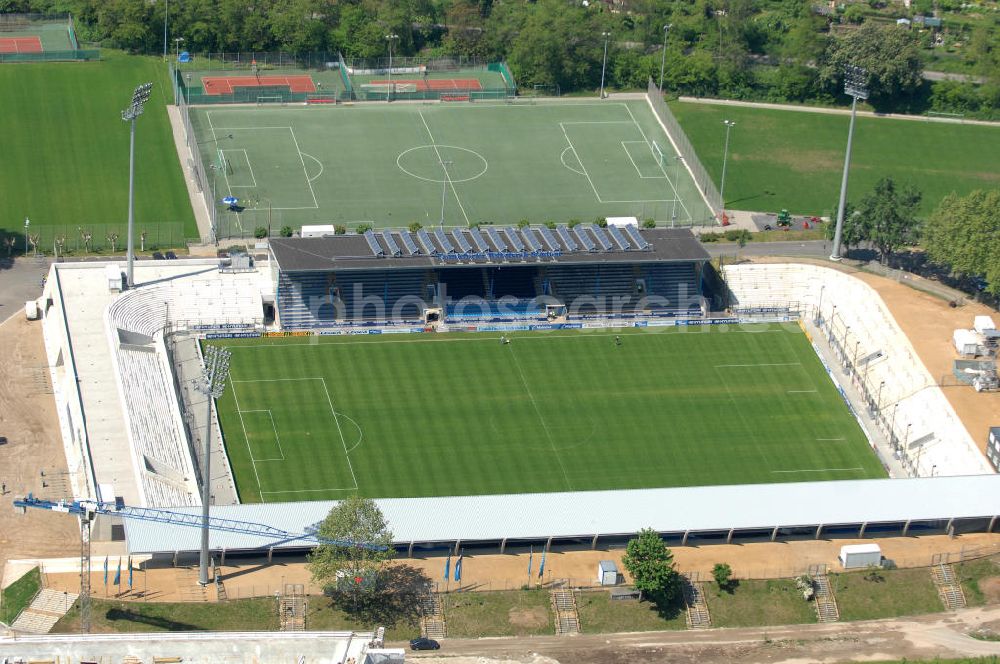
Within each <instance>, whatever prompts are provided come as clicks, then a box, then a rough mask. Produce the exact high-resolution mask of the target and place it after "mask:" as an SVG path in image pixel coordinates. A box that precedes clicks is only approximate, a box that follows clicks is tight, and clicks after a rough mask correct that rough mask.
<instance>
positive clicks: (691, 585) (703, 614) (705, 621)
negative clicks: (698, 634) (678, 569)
mask: <svg viewBox="0 0 1000 664" xmlns="http://www.w3.org/2000/svg"><path fill="white" fill-rule="evenodd" d="M681 589H682V590H683V593H684V603H685V605H687V620H686V621H687V627H688V629H708V628H709V627H711V626H712V616H711V614H710V613H709V612H708V602H707V601H705V593H704V590H703V588H702V584H701V583H700V582H699V581H698V578H697V577H696V576H695V577H692V576H688V575H681Z"/></svg>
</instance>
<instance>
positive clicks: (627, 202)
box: [192, 100, 711, 234]
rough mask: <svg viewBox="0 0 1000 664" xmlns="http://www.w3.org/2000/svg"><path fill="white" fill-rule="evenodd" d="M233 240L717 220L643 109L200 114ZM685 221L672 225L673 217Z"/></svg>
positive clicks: (575, 106) (445, 107)
mask: <svg viewBox="0 0 1000 664" xmlns="http://www.w3.org/2000/svg"><path fill="white" fill-rule="evenodd" d="M192 122H193V124H194V125H195V131H196V133H197V134H198V140H199V143H200V145H201V151H202V159H203V160H204V162H205V164H206V166H207V165H209V164H211V165H213V166H215V168H212V169H211V170H212V173H213V174H215V185H214V186H215V187H216V196H215V198H216V199H217V200H218V199H220V198H222V197H223V196H226V195H233V196H235V197H237V198H238V199H240V204H241V206H243V208H244V209H243V211H242V212H239V213H235V212H229V211H226V212H223V213H221V215H220V221H219V224H220V228H221V232H222V233H223V234H227V233H228V234H238V233H239V232H240V230H242V231H252V230H253V229H254V228H256V227H260V226H268V225H270V227H271V228H272V229H273V228H277V227H280V226H284V225H288V226H292V227H298V226H301V225H302V224H317V223H327V224H343V225H346V226H348V227H349V228H352V229H353V228H354V227H356V226H357V225H360V224H362V223H371V224H374V225H376V226H382V227H388V226H396V227H399V226H408V225H409V224H411V223H413V222H419V223H421V224H423V225H425V226H426V225H430V224H439V223H440V222H441V220H442V209H443V219H444V225H446V226H466V225H469V224H474V223H477V222H483V221H495V222H498V223H512V222H516V221H519V220H521V219H528V220H529V221H532V222H535V223H539V222H544V221H548V220H554V221H567V220H570V219H573V218H576V219H581V220H587V221H589V220H593V219H594V218H596V217H608V216H637V217H640V218H643V219H648V218H652V219H656V220H658V221H661V222H669V221H670V220H671V219H676V221H677V222H678V223H683V224H690V223H707V222H709V221H710V220H711V219H710V217H711V215H710V212H709V210H708V208H707V207H706V206H705V204H704V202H703V201H702V199H701V196H700V195H699V194H698V192H697V190H696V189H695V187H694V184H693V182H692V181H691V179H690V177H689V176H688V174H687V172H686V171H685V170H684V167H683V165H682V164H681V163H679V162H678V160H676V159H674V154H673V152H672V149H671V147H670V141H669V140H668V138H667V136H666V134H665V133H664V131H663V129H662V128H661V127H660V125H659V123H658V122H657V120H656V118H655V116H654V115H653V113H652V111H651V110H650V108H649V106H648V104H647V103H646V102H645V100H629V101H621V102H619V101H604V102H597V101H589V102H562V103H537V104H528V103H517V104H503V103H499V104H490V103H475V104H468V103H458V104H433V105H426V104H419V105H418V104H402V103H400V104H385V105H379V104H371V105H363V106H348V105H344V106H338V107H334V108H330V107H325V108H319V107H311V108H309V107H295V108H287V107H286V108H270V107H251V108H246V107H244V108H219V107H200V108H194V109H192ZM675 215H676V216H675Z"/></svg>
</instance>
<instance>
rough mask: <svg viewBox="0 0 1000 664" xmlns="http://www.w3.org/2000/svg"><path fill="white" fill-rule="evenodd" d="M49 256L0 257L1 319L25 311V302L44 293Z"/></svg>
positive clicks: (49, 261)
mask: <svg viewBox="0 0 1000 664" xmlns="http://www.w3.org/2000/svg"><path fill="white" fill-rule="evenodd" d="M51 262H52V261H51V259H49V258H31V257H28V258H14V259H7V258H3V259H0V321H4V320H7V319H8V318H10V317H11V316H13V315H14V314H16V313H23V312H24V303H25V301H26V300H31V299H34V298H36V297H38V296H39V295H41V293H42V277H44V276H45V275H46V274H47V273H48V271H49V264H50V263H51Z"/></svg>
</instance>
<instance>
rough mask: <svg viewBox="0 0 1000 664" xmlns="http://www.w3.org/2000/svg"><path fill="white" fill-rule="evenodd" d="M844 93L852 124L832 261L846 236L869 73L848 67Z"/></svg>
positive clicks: (838, 252)
mask: <svg viewBox="0 0 1000 664" xmlns="http://www.w3.org/2000/svg"><path fill="white" fill-rule="evenodd" d="M844 92H845V93H846V94H848V95H850V97H851V124H850V127H849V128H848V130H847V152H846V153H845V154H844V175H843V177H842V178H841V180H840V202H838V203H837V228H836V230H835V231H834V234H833V253H831V254H830V260H832V261H839V260H840V243H841V239H842V237H843V235H844V206H845V205H846V204H847V175H848V173H849V172H850V169H851V148H852V144H853V142H854V119H855V117H857V111H858V100H859V99H868V71H867V70H865V69H863V68H861V67H857V66H855V65H848V66H847V70H846V72H845V75H844Z"/></svg>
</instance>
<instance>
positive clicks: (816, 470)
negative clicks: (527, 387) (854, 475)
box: [771, 466, 864, 473]
mask: <svg viewBox="0 0 1000 664" xmlns="http://www.w3.org/2000/svg"><path fill="white" fill-rule="evenodd" d="M856 470H864V468H862V467H861V466H858V467H856V468H805V469H802V470H772V471H771V472H772V473H832V472H847V471H856Z"/></svg>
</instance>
